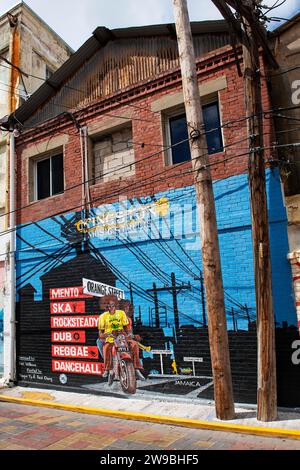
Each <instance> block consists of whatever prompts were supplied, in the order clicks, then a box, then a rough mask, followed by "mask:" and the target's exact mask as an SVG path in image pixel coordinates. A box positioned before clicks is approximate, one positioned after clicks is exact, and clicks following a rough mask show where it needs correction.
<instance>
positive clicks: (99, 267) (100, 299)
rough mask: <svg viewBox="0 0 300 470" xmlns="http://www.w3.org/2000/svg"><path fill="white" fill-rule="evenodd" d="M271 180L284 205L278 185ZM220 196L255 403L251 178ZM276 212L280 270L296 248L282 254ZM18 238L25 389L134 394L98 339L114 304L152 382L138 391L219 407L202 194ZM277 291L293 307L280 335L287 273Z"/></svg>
mask: <svg viewBox="0 0 300 470" xmlns="http://www.w3.org/2000/svg"><path fill="white" fill-rule="evenodd" d="M268 177H269V180H270V185H269V186H270V187H272V184H273V185H274V188H275V189H274V188H273V189H272V191H273V193H276V194H277V195H278V198H280V197H281V192H280V188H277V186H276V185H275V182H272V181H271V179H272V178H274V176H272V174H271V173H270V174H269V176H268ZM215 196H216V205H217V213H218V226H219V235H220V250H221V258H222V269H223V278H224V286H225V301H226V313H227V324H228V330H229V343H230V351H231V365H232V374H233V386H234V394H235V400H236V401H240V402H249V403H253V402H255V400H256V316H255V292H254V280H253V263H252V244H251V224H250V211H249V203H248V200H249V195H248V185H247V179H246V176H245V175H240V176H237V177H233V178H230V179H227V180H224V181H219V182H218V181H217V182H216V183H215ZM237 202H238V203H239V204H237ZM241 206H242V207H243V211H241ZM225 207H226V210H224V208H225ZM275 212H276V217H275V218H274V220H273V219H272V218H271V219H272V220H271V224H270V231H271V239H272V237H273V240H275V241H274V243H275V242H276V247H277V248H276V253H275V255H276V257H275V261H274V262H275V264H276V263H277V265H278V264H280V263H282V262H283V259H284V258H283V253H284V251H285V249H286V246H285V243H286V242H285V240H282V241H281V245H282V246H280V247H278V238H277V235H276V231H277V230H278V227H279V225H280V223H281V224H283V225H284V224H286V220H285V219H284V218H280V217H281V214H280V211H278V207H277V208H276V211H275ZM275 212H274V213H275ZM273 222H274V223H273ZM281 239H282V237H281ZM17 240H18V259H17V283H18V289H17V290H18V298H17V315H18V324H17V325H18V335H17V338H18V344H17V354H18V380H19V382H20V383H35V384H39V385H45V386H51V387H63V388H66V389H70V390H71V389H81V390H84V391H90V392H91V391H92V392H94V393H99V394H104V395H116V396H124V395H125V391H124V387H122V384H121V383H120V380H114V381H111V380H109V378H107V377H106V374H105V364H104V358H103V357H104V351H103V349H104V348H108V346H107V345H106V344H105V343H106V342H107V341H108V340H107V339H106V338H104V339H103V338H102V341H101V340H99V332H98V327H99V316H100V315H102V318H103V314H104V313H105V312H107V311H108V305H109V304H110V300H111V299H114V302H113V303H114V304H115V309H116V310H117V311H118V310H119V311H122V312H123V313H124V312H125V313H124V315H125V317H126V318H130V320H129V324H130V327H129V329H130V330H131V332H132V335H133V342H134V347H135V352H134V354H133V353H132V347H129V349H128V353H129V355H130V354H131V356H132V357H131V359H132V362H133V363H134V367H135V368H139V364H140V365H141V366H140V367H141V368H142V369H141V371H142V373H143V375H144V378H145V380H137V388H136V390H134V393H135V394H136V395H139V396H145V397H146V396H151V397H153V396H156V397H161V396H162V395H166V394H167V395H170V396H172V397H177V398H183V397H184V398H193V399H197V398H213V380H212V372H211V364H210V354H209V341H208V330H207V312H206V306H205V291H204V286H203V277H202V268H201V253H200V240H199V227H198V221H197V210H196V203H195V192H194V188H193V187H186V188H182V189H178V190H170V191H169V192H167V193H164V194H157V195H155V196H151V197H145V198H140V199H138V198H137V199H130V200H125V199H122V201H120V202H117V203H113V204H111V205H103V206H100V207H96V208H92V209H90V211H89V212H86V211H81V212H76V213H69V214H65V215H57V216H52V217H50V218H47V219H44V220H41V221H39V222H33V223H28V224H24V225H23V226H20V227H19V229H18V232H17ZM278 257H279V258H278ZM284 269H286V281H283V278H282V272H283V271H284ZM274 282H275V284H276V286H277V289H276V290H275V295H277V296H278V297H279V298H281V301H283V302H285V311H284V315H285V317H284V318H279V316H278V315H277V321H278V326H281V323H282V321H286V322H288V324H289V325H291V327H292V325H293V322H294V319H293V305H292V302H291V301H290V300H289V292H288V288H287V285H288V283H289V272H288V264H287V266H286V267H285V266H284V268H283V270H282V269H281V275H280V277H278V278H277V277H276V273H275V276H274V279H273V284H274ZM283 293H284V299H282V295H283ZM109 299H110V300H109ZM126 301H127V302H126ZM276 305H278V303H277V304H276ZM279 308H280V306H279ZM114 312H115V310H114V311H113V312H112V315H113V314H114ZM122 318H123V317H122ZM118 321H119V320H118ZM122 321H124V322H125V323H124V325H125V326H126V327H127V326H128V325H127V320H126V319H125V320H122ZM105 328H106V327H103V329H102V333H107V331H106V329H105ZM112 329H113V327H112V328H111V329H110V331H109V333H111V330H112ZM115 329H116V330H118V326H116V328H115ZM109 341H111V342H112V343H113V342H114V339H113V338H111V339H110V340H109ZM120 351H121V352H122V348H121V349H120ZM114 360H115V359H114ZM115 378H118V377H115Z"/></svg>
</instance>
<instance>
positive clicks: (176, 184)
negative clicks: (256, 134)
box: [16, 48, 272, 223]
mask: <svg viewBox="0 0 300 470" xmlns="http://www.w3.org/2000/svg"><path fill="white" fill-rule="evenodd" d="M198 74H199V82H201V83H205V82H208V81H210V80H212V79H215V78H217V77H220V76H223V75H226V77H227V85H228V86H227V89H224V90H222V91H220V92H219V103H220V112H221V120H222V124H226V123H228V122H230V121H233V120H234V121H236V120H238V119H241V121H240V122H235V123H232V124H228V125H227V126H225V127H224V128H223V137H224V146H225V148H224V152H222V153H218V154H215V155H211V156H210V161H211V163H213V164H215V163H218V162H219V163H218V164H216V165H214V166H212V167H211V171H212V176H213V179H220V178H226V177H229V176H233V175H236V174H239V173H245V172H246V171H247V161H248V157H247V155H240V154H246V152H247V146H248V141H247V139H246V137H247V128H246V121H245V120H243V118H244V117H245V105H244V84H243V78H242V77H239V76H238V73H237V67H236V64H235V62H234V58H233V56H232V52H231V50H230V49H229V48H224V50H223V52H222V53H220V54H219V56H218V60H216V59H215V58H213V56H212V55H210V56H209V58H207V57H206V58H204V59H202V60H201V61H200V62H199V64H198ZM179 91H181V80H180V75H179V73H178V71H177V72H176V73H170V74H169V75H167V76H165V77H164V78H161V79H160V80H158V79H157V80H154V81H153V82H149V83H147V86H137V87H136V88H135V89H133V90H132V92H131V97H130V96H129V93H128V92H127V93H126V92H124V93H120V95H119V97H118V104H116V103H115V97H111V100H109V99H107V98H106V99H105V103H102V102H97V103H94V104H93V105H92V106H89V107H88V108H86V109H85V110H82V109H81V110H80V112H77V113H76V111H74V113H75V116H76V117H77V119H78V120H79V122H80V123H81V124H86V125H90V124H92V123H94V122H99V121H101V119H103V118H105V116H107V115H108V114H109V115H110V116H113V115H116V116H128V112H129V111H130V112H132V110H134V115H133V121H132V129H133V141H134V143H135V144H134V151H135V161H136V162H138V163H136V173H135V176H134V177H132V176H131V177H127V178H121V179H119V180H115V181H112V182H105V183H104V182H101V181H100V182H99V181H98V182H97V183H96V184H95V185H92V186H91V187H90V192H91V197H92V200H93V201H94V204H95V205H96V206H97V205H101V204H103V203H105V202H112V201H116V200H118V198H119V195H123V196H124V195H125V196H126V197H129V198H130V197H133V196H135V197H139V196H146V195H149V194H154V193H157V192H160V191H164V190H168V189H170V188H180V187H184V186H188V185H191V184H193V174H192V173H191V171H190V170H191V163H190V162H187V163H185V164H183V165H179V166H176V165H175V166H169V167H167V166H166V165H165V154H164V153H160V154H156V155H154V156H153V157H151V158H148V156H149V155H151V154H153V153H155V152H156V153H157V152H158V151H159V150H160V147H158V146H159V145H163V144H164V138H163V123H162V119H163V115H162V114H161V113H159V112H157V113H154V112H152V111H151V103H152V102H153V101H155V100H157V99H159V98H160V97H162V96H163V95H167V94H168V93H175V92H179ZM262 95H263V107H264V110H269V109H270V107H271V106H270V99H269V95H268V90H267V86H266V83H265V82H264V83H263V86H262ZM132 105H133V106H132ZM104 106H105V107H104ZM47 124H48V125H47V127H45V126H42V127H41V128H40V130H38V129H35V130H29V131H26V132H25V133H23V134H22V136H21V137H20V138H19V139H17V146H16V149H17V175H18V176H17V207H19V208H20V207H24V206H25V207H24V209H22V210H21V211H19V212H18V213H17V223H26V222H28V221H35V220H39V219H42V218H45V217H49V216H51V215H54V214H56V213H57V212H60V211H65V212H69V211H73V210H79V209H80V207H81V194H82V189H81V186H80V184H81V182H82V162H81V151H80V139H79V134H78V132H77V131H76V128H75V126H74V123H73V122H72V121H71V119H70V118H68V117H67V116H60V117H58V118H56V119H54V120H51V121H50V122H48V123H47ZM265 133H266V135H265V145H266V146H269V144H270V142H272V126H271V120H270V119H265ZM61 134H68V135H69V141H68V143H67V144H66V146H65V154H64V166H65V192H64V194H61V195H57V196H54V197H51V198H48V199H45V200H42V201H38V202H34V203H32V204H30V205H29V181H28V176H29V175H28V162H27V161H26V159H25V158H24V157H23V156H22V153H23V151H24V150H25V149H26V148H28V147H29V146H32V145H33V144H34V145H36V148H37V149H38V148H39V144H40V143H41V142H48V141H49V140H51V139H52V138H54V137H56V136H59V135H61ZM143 142H144V143H145V145H144V146H141V145H138V144H137V143H139V144H140V143H143ZM269 156H270V151H266V158H268V157H269ZM140 160H141V161H140ZM224 160H225V161H224ZM226 160H227V161H226ZM74 185H79V186H78V187H76V188H74V189H70V188H72V187H73V186H74Z"/></svg>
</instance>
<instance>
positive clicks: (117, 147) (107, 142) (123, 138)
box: [92, 127, 135, 183]
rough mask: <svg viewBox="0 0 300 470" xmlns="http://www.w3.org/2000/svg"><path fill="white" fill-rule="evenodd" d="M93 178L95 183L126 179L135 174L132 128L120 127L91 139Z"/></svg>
mask: <svg viewBox="0 0 300 470" xmlns="http://www.w3.org/2000/svg"><path fill="white" fill-rule="evenodd" d="M92 146H93V168H92V171H93V178H94V182H95V183H99V182H100V181H102V182H103V181H104V182H107V181H111V180H114V179H119V178H127V177H129V176H133V175H134V173H135V167H134V149H133V143H132V128H131V127H122V128H119V129H117V130H114V131H113V132H111V133H110V134H107V133H106V134H105V135H102V136H101V137H96V138H93V140H92Z"/></svg>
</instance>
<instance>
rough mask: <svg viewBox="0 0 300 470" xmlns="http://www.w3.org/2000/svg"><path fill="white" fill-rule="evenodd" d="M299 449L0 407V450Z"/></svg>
mask: <svg viewBox="0 0 300 470" xmlns="http://www.w3.org/2000/svg"><path fill="white" fill-rule="evenodd" d="M5 449H6V450H39V449H41V450H46V449H47V450H51V449H52V450H81V449H83V450H100V449H105V450H138V449H145V450H161V449H162V450H204V449H209V450H218V449H222V450H263V449H265V450H300V441H296V440H288V439H273V438H266V437H256V436H249V435H241V434H234V433H228V432H220V431H202V430H199V429H189V428H183V427H177V426H168V425H160V424H151V423H144V422H138V421H128V420H122V419H115V418H107V417H102V416H96V415H88V414H81V413H74V412H70V411H59V410H53V409H50V408H49V409H47V408H38V407H31V406H26V405H15V404H10V403H0V450H5Z"/></svg>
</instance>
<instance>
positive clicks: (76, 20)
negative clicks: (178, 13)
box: [0, 0, 300, 50]
mask: <svg viewBox="0 0 300 470" xmlns="http://www.w3.org/2000/svg"><path fill="white" fill-rule="evenodd" d="M275 1H276V0H263V4H264V5H268V6H272V5H274V3H275ZM17 3H19V2H18V1H17V0H0V15H2V14H3V13H5V12H6V11H7V10H9V9H10V8H12V7H13V6H14V5H16V4H17ZM26 3H27V4H28V5H29V6H30V7H31V8H32V9H33V10H34V11H35V12H36V13H37V14H38V15H39V16H40V17H41V18H42V19H43V20H44V21H46V23H48V24H49V26H51V28H52V29H54V31H56V33H57V34H59V35H60V36H61V37H62V39H64V40H65V41H66V42H67V43H68V44H69V45H70V46H71V47H72V48H73V49H74V50H76V49H78V48H79V47H80V46H81V45H82V44H83V43H84V41H85V40H86V39H88V38H89V37H90V36H91V35H92V32H93V31H94V30H95V29H96V27H97V26H106V27H107V28H111V29H113V28H126V27H130V26H142V25H150V24H158V23H170V22H173V11H172V0H111V1H109V2H108V1H107V0H27V1H26ZM278 3H279V5H280V4H281V3H282V0H278ZM188 6H189V12H190V19H191V21H203V20H213V19H219V18H221V16H220V14H219V12H218V10H217V9H216V8H215V6H214V5H213V3H212V1H211V0H188ZM299 10H300V5H299V0H286V2H285V3H284V4H283V5H282V6H279V8H278V9H276V10H274V11H273V12H272V16H280V17H284V18H290V17H291V16H293V15H294V14H295V13H297V12H298V11H299ZM278 24H279V23H273V27H274V25H275V26H277V25H278Z"/></svg>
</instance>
